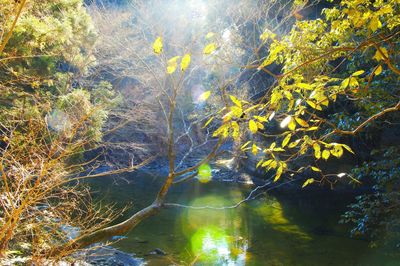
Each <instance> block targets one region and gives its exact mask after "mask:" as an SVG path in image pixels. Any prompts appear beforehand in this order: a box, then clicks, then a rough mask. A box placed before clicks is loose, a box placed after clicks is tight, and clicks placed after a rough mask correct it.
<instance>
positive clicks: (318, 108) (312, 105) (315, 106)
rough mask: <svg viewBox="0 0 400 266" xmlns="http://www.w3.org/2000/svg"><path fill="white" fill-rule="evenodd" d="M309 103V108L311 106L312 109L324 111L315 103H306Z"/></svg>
mask: <svg viewBox="0 0 400 266" xmlns="http://www.w3.org/2000/svg"><path fill="white" fill-rule="evenodd" d="M306 102H307V103H308V105H309V106H311V107H312V108H314V109H316V110H320V111H321V110H322V108H321V106H320V105H317V104H315V103H314V102H313V101H306Z"/></svg>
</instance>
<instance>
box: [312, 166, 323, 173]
mask: <svg viewBox="0 0 400 266" xmlns="http://www.w3.org/2000/svg"><path fill="white" fill-rule="evenodd" d="M311 170H313V171H314V172H321V169H319V168H317V167H315V166H312V167H311Z"/></svg>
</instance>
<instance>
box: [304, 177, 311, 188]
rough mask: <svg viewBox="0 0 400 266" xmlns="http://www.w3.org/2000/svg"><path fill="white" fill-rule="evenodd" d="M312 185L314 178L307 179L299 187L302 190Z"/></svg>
mask: <svg viewBox="0 0 400 266" xmlns="http://www.w3.org/2000/svg"><path fill="white" fill-rule="evenodd" d="M312 183H314V178H309V179H307V180H306V181H305V182H304V183H303V185H302V186H301V187H302V188H304V187H306V186H308V185H309V184H312Z"/></svg>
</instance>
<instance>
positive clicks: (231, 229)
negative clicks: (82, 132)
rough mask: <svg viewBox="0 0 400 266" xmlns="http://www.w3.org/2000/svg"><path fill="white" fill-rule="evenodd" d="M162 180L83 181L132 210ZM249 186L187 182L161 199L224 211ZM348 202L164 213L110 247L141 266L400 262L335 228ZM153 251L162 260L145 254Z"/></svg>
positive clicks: (286, 200)
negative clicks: (133, 256) (134, 258)
mask: <svg viewBox="0 0 400 266" xmlns="http://www.w3.org/2000/svg"><path fill="white" fill-rule="evenodd" d="M162 179H163V178H159V177H156V176H154V175H150V174H144V173H138V174H129V175H123V176H120V177H102V178H98V179H95V180H92V181H91V182H90V183H91V186H92V187H93V189H94V190H95V191H97V192H96V193H95V194H94V195H95V197H101V198H103V199H105V200H106V201H111V202H114V203H116V204H117V205H119V206H124V205H125V204H127V203H131V204H133V207H134V209H135V210H139V209H140V208H142V207H144V206H147V205H148V204H150V203H151V202H152V200H153V199H154V195H155V194H156V193H157V191H158V188H159V186H160V181H162ZM252 188H254V187H253V186H249V185H240V184H235V183H226V182H209V183H207V184H203V183H200V182H198V180H197V179H194V180H192V181H191V182H188V183H186V184H180V185H177V186H176V187H175V188H174V189H172V190H171V191H170V193H169V195H168V202H173V203H180V204H185V205H190V206H206V205H208V206H214V207H221V206H230V205H232V204H235V203H237V202H238V201H240V200H241V199H243V198H244V197H246V196H247V194H248V193H249V191H250V190H251V189H252ZM348 203H349V200H348V199H345V198H344V197H343V196H333V195H331V194H329V195H325V196H321V195H320V196H319V197H318V198H316V197H315V196H314V197H311V196H310V197H304V196H301V197H297V196H296V195H293V196H288V195H285V196H279V195H276V196H271V195H263V196H262V197H259V198H258V199H256V200H253V201H251V202H249V203H246V204H243V205H241V206H240V207H238V208H235V209H227V210H212V209H201V210H198V209H191V208H171V209H165V210H163V211H161V212H160V213H159V214H158V215H156V216H154V217H151V218H149V219H148V220H145V221H144V222H142V223H141V224H140V225H139V226H138V227H136V228H135V229H134V230H132V231H131V232H130V233H129V234H128V235H127V238H125V239H122V240H120V241H118V242H117V243H115V244H114V246H115V247H117V248H119V249H121V250H123V251H126V252H130V253H135V254H136V255H137V256H138V257H142V258H144V259H145V260H146V261H147V263H148V264H147V265H307V266H309V265H400V260H399V258H395V257H391V256H389V255H388V254H385V251H384V250H380V249H376V248H375V249H372V248H369V247H368V242H367V241H364V240H360V239H352V238H350V237H349V234H348V231H346V230H348V228H346V227H345V226H343V225H339V224H338V220H339V218H340V214H341V213H342V212H343V210H344V209H345V206H346V204H348ZM131 213H133V211H132V212H130V213H126V215H125V216H128V215H129V214H131ZM156 248H159V249H161V250H163V251H165V252H166V253H167V254H168V255H166V256H160V255H149V253H150V252H151V251H153V250H154V249H156Z"/></svg>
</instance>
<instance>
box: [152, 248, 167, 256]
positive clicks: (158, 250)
mask: <svg viewBox="0 0 400 266" xmlns="http://www.w3.org/2000/svg"><path fill="white" fill-rule="evenodd" d="M149 255H160V256H165V255H167V252H165V251H164V250H162V249H160V248H156V249H154V250H153V251H151V252H149Z"/></svg>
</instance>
